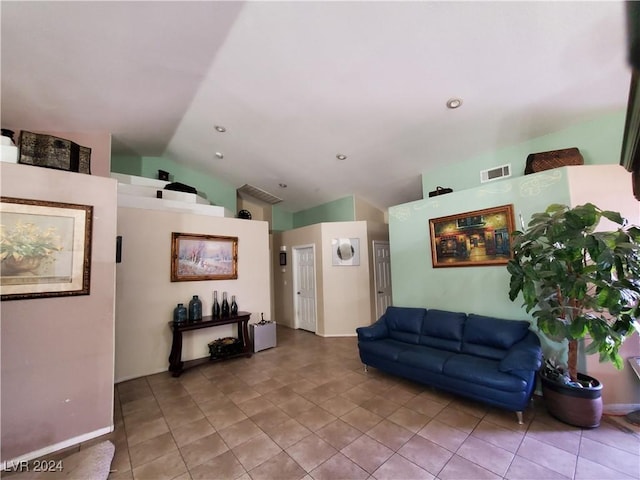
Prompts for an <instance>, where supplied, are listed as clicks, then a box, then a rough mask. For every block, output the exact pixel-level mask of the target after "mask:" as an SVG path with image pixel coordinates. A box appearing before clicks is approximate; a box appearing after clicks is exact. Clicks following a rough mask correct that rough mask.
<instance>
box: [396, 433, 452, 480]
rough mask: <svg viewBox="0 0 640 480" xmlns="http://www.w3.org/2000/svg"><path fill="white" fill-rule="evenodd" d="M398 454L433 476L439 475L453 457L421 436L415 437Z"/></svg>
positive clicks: (444, 449)
mask: <svg viewBox="0 0 640 480" xmlns="http://www.w3.org/2000/svg"><path fill="white" fill-rule="evenodd" d="M398 453H399V454H400V455H402V456H403V457H404V458H406V459H407V460H409V461H410V462H412V463H415V464H416V465H418V466H419V467H421V468H423V469H424V470H426V471H428V472H429V473H431V474H433V475H438V473H439V472H440V470H442V468H443V467H444V466H445V465H446V464H447V462H448V461H449V460H451V457H453V452H450V451H449V450H447V449H446V448H444V447H441V446H440V445H438V444H436V443H434V442H431V441H429V440H427V439H426V438H423V437H421V436H420V435H414V436H413V437H412V438H411V439H410V440H409V441H408V442H407V443H405V444H404V445H403V446H402V447H401V448H400V449H399V450H398Z"/></svg>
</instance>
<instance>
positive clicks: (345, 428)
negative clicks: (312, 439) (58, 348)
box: [316, 419, 363, 450]
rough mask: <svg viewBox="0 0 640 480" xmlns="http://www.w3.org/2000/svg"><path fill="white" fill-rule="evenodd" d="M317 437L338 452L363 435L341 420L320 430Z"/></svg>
mask: <svg viewBox="0 0 640 480" xmlns="http://www.w3.org/2000/svg"><path fill="white" fill-rule="evenodd" d="M316 435H318V436H319V437H320V438H322V439H323V440H324V441H325V442H327V443H329V444H330V445H331V446H333V447H334V448H336V449H337V450H342V449H343V448H344V447H346V446H347V445H349V444H350V443H352V442H353V441H354V440H356V439H357V438H359V437H360V436H362V435H363V433H362V432H361V431H360V430H358V429H357V428H355V427H352V426H351V425H349V424H348V423H345V422H343V421H342V420H340V419H336V420H334V421H333V422H331V423H330V424H328V425H326V426H324V427H322V428H321V429H320V430H318V431H317V432H316Z"/></svg>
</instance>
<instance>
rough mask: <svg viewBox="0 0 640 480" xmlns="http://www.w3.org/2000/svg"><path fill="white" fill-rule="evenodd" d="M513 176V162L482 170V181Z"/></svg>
mask: <svg viewBox="0 0 640 480" xmlns="http://www.w3.org/2000/svg"><path fill="white" fill-rule="evenodd" d="M510 176H511V164H510V163H508V164H506V165H500V166H499V167H493V168H488V169H487V170H481V171H480V182H481V183H486V182H492V181H493V180H498V179H499V178H506V177H510Z"/></svg>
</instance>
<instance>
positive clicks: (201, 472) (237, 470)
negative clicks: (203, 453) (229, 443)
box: [189, 450, 246, 480]
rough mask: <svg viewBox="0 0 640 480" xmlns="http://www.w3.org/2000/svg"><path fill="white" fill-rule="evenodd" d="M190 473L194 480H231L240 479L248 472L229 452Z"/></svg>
mask: <svg viewBox="0 0 640 480" xmlns="http://www.w3.org/2000/svg"><path fill="white" fill-rule="evenodd" d="M189 473H190V474H191V478H192V479H193V480H229V479H236V478H240V477H241V476H242V475H243V474H245V473H246V471H245V469H244V467H243V466H242V465H241V464H240V462H239V461H238V459H237V458H236V456H235V455H234V454H233V453H232V452H231V450H229V451H227V452H225V453H222V454H220V455H218V456H216V457H213V458H211V459H209V460H207V461H206V462H204V463H202V464H200V465H198V466H197V467H194V468H191V469H189Z"/></svg>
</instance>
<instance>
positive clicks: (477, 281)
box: [389, 168, 569, 320]
mask: <svg viewBox="0 0 640 480" xmlns="http://www.w3.org/2000/svg"><path fill="white" fill-rule="evenodd" d="M550 203H569V189H568V182H567V175H566V168H560V169H555V170H553V171H549V172H541V173H537V174H533V175H527V176H526V177H520V178H516V179H507V180H502V181H496V182H493V183H488V184H486V186H482V187H477V188H473V189H469V190H464V191H460V192H453V193H449V194H446V195H441V196H438V197H433V198H430V199H425V200H418V201H415V202H412V203H407V204H404V205H399V206H395V207H391V208H390V209H389V242H390V248H391V278H392V285H393V303H394V305H400V306H414V307H426V308H438V309H442V310H453V311H457V312H467V313H477V314H480V315H494V316H498V317H503V318H510V319H514V320H515V319H527V316H526V313H525V311H524V310H523V309H521V308H520V305H521V302H519V301H518V300H516V302H513V303H512V302H511V301H510V300H509V297H508V291H509V274H508V272H507V269H506V266H502V265H499V266H482V267H481V266H478V267H450V268H433V267H432V261H431V245H430V235H429V219H432V218H438V217H444V216H448V215H454V214H456V213H463V212H469V211H473V210H479V209H483V208H490V207H497V206H501V205H507V204H512V205H513V207H514V216H515V226H516V228H521V222H520V215H522V218H523V220H524V222H525V223H528V222H529V220H530V218H531V215H532V214H533V213H535V212H538V211H541V210H544V209H545V208H546V207H547V205H549V204H550Z"/></svg>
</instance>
